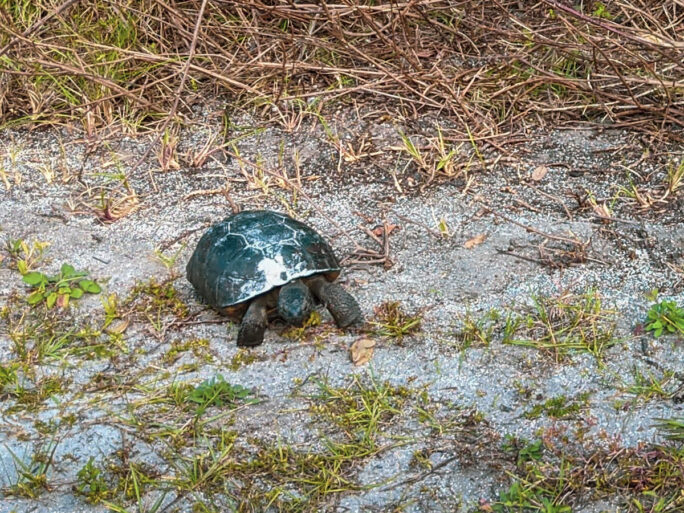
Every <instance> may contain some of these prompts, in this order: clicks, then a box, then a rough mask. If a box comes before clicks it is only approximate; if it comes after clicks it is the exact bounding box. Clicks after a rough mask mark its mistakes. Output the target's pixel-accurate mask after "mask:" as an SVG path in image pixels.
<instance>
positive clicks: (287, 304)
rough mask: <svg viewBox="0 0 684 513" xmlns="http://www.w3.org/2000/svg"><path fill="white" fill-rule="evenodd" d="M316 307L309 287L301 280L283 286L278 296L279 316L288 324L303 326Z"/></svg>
mask: <svg viewBox="0 0 684 513" xmlns="http://www.w3.org/2000/svg"><path fill="white" fill-rule="evenodd" d="M314 306H315V303H314V298H313V296H312V295H311V291H310V290H309V287H307V286H306V285H305V284H304V283H302V282H301V281H300V280H295V281H292V282H290V283H288V284H287V285H283V287H282V288H281V289H280V293H279V294H278V315H280V317H281V318H282V319H283V320H284V321H285V322H287V323H288V324H294V325H300V324H303V323H304V322H305V321H306V320H307V319H308V318H309V315H311V311H312V310H313V308H314Z"/></svg>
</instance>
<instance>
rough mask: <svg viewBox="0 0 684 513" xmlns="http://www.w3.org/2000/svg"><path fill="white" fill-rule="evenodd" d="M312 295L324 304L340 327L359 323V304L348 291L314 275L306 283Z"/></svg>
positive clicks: (361, 316)
mask: <svg viewBox="0 0 684 513" xmlns="http://www.w3.org/2000/svg"><path fill="white" fill-rule="evenodd" d="M308 285H309V287H310V288H311V290H312V291H313V293H314V295H315V296H316V297H317V298H318V299H319V300H320V301H321V303H323V304H324V305H325V307H326V308H327V309H328V311H329V312H330V313H331V314H332V316H333V318H334V319H335V323H336V324H337V325H338V326H339V327H340V328H346V327H348V326H351V325H352V324H360V323H361V322H362V321H363V314H362V313H361V308H359V304H358V303H357V302H356V299H354V296H352V295H351V294H350V293H349V292H347V291H346V290H344V289H343V288H342V287H341V286H340V285H338V284H337V283H333V282H329V281H328V280H326V279H325V278H324V277H323V276H316V277H315V278H313V279H312V280H310V281H309V283H308Z"/></svg>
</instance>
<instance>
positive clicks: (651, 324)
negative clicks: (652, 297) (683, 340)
mask: <svg viewBox="0 0 684 513" xmlns="http://www.w3.org/2000/svg"><path fill="white" fill-rule="evenodd" d="M646 317H647V318H646V326H645V327H644V329H645V330H646V331H652V332H653V335H654V336H655V337H659V336H660V335H662V334H663V333H679V334H680V335H684V308H680V307H679V306H678V305H677V303H676V302H675V301H660V302H659V303H656V304H654V305H653V306H652V307H651V309H650V310H649V311H648V314H647V315H646Z"/></svg>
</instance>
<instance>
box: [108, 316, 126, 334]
mask: <svg viewBox="0 0 684 513" xmlns="http://www.w3.org/2000/svg"><path fill="white" fill-rule="evenodd" d="M129 324H130V321H129V320H128V319H125V320H120V321H116V322H113V323H112V324H111V325H110V326H108V327H107V328H106V329H105V331H106V332H107V333H109V334H111V335H121V334H122V333H123V332H124V331H126V328H128V325H129Z"/></svg>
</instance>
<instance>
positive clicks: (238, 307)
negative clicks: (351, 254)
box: [186, 210, 363, 346]
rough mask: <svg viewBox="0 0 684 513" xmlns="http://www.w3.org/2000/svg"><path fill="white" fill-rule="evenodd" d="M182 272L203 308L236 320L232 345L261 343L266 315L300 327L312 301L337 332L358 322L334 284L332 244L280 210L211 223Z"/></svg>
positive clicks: (347, 297)
mask: <svg viewBox="0 0 684 513" xmlns="http://www.w3.org/2000/svg"><path fill="white" fill-rule="evenodd" d="M186 271H187V277H188V281H190V283H192V285H193V286H194V287H195V290H196V291H197V293H198V294H199V295H200V296H201V297H202V298H203V299H204V300H205V301H206V302H207V303H208V304H209V305H211V306H212V307H214V308H215V309H217V310H218V311H220V312H221V313H223V314H226V315H228V316H229V317H231V318H233V319H241V323H240V329H239V332H238V337H237V345H238V346H257V345H259V344H261V343H262V342H263V340H264V331H265V330H266V326H267V324H268V319H269V316H271V317H273V316H276V317H280V318H281V319H283V320H284V321H285V322H286V323H288V324H293V325H301V324H302V323H303V322H304V321H306V320H307V319H308V318H309V316H310V314H311V311H312V310H313V308H314V307H315V305H316V302H317V301H318V302H321V303H323V305H325V307H326V308H327V309H328V311H329V312H330V313H331V314H332V316H333V318H334V320H335V323H336V324H337V325H338V326H339V327H340V328H346V327H349V326H352V325H354V324H357V323H360V322H361V321H362V319H363V317H362V314H361V309H360V308H359V305H358V303H357V302H356V300H355V299H354V297H353V296H352V295H351V294H349V293H348V292H347V291H346V290H344V289H343V288H342V287H341V286H340V285H339V284H337V283H334V280H335V279H337V277H338V276H339V274H340V264H339V262H338V261H337V258H336V257H335V254H334V253H333V250H332V248H331V247H330V245H329V244H328V243H327V242H326V241H325V239H323V237H321V235H319V234H318V233H317V232H316V231H315V230H313V229H312V228H310V227H309V226H307V225H305V224H304V223H301V222H300V221H297V220H295V219H292V218H291V217H289V216H287V215H284V214H281V213H278V212H273V211H270V210H251V211H243V212H240V213H238V214H234V215H232V216H229V217H227V218H225V219H224V220H223V221H221V222H219V223H217V224H215V225H213V226H212V227H210V228H209V229H208V230H207V231H206V232H205V233H204V235H203V236H202V238H201V239H200V241H199V243H198V244H197V247H196V248H195V251H194V253H193V254H192V257H191V258H190V261H189V262H188V265H187V268H186Z"/></svg>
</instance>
